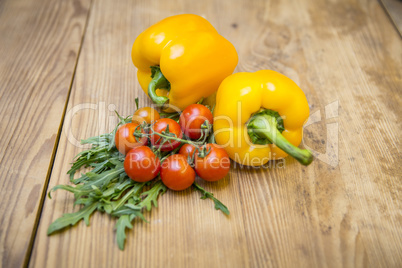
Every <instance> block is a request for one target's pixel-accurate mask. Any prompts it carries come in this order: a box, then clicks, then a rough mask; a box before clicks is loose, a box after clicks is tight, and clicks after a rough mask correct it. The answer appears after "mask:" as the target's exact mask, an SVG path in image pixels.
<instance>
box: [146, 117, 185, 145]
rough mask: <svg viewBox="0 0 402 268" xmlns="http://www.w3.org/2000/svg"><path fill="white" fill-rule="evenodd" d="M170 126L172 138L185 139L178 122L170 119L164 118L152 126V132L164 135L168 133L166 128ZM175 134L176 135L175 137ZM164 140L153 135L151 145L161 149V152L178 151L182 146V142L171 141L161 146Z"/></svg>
mask: <svg viewBox="0 0 402 268" xmlns="http://www.w3.org/2000/svg"><path fill="white" fill-rule="evenodd" d="M168 125H169V135H171V136H172V137H177V138H179V139H181V138H182V137H183V133H182V132H181V129H180V125H179V124H177V122H176V121H174V120H172V119H170V118H162V119H159V120H156V122H155V124H154V125H153V126H152V130H153V131H154V132H157V133H162V132H164V131H166V127H167V126H168ZM173 134H174V135H173ZM162 141H163V138H162V137H161V136H159V135H157V134H153V135H151V143H152V145H153V146H155V147H156V148H159V147H160V148H161V151H164V152H168V151H171V150H174V149H176V148H177V147H179V145H180V141H174V140H170V143H169V142H165V143H163V144H162V145H161V142H162Z"/></svg>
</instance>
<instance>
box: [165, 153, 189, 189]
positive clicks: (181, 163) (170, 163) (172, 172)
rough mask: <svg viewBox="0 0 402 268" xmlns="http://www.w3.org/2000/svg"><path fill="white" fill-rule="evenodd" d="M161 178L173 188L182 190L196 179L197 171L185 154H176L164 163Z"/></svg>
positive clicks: (167, 185)
mask: <svg viewBox="0 0 402 268" xmlns="http://www.w3.org/2000/svg"><path fill="white" fill-rule="evenodd" d="M161 179H162V182H163V184H165V185H166V187H168V188H169V189H171V190H175V191H181V190H184V189H187V188H188V187H190V186H191V185H192V184H193V182H194V180H195V171H194V169H193V168H192V167H190V165H189V164H188V163H187V159H186V157H185V156H184V155H181V154H174V155H171V156H169V157H168V158H166V160H165V161H163V163H162V168H161Z"/></svg>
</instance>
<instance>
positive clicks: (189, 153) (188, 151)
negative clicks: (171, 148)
mask: <svg viewBox="0 0 402 268" xmlns="http://www.w3.org/2000/svg"><path fill="white" fill-rule="evenodd" d="M194 151H195V146H194V145H192V144H188V143H186V144H184V145H183V146H182V147H181V148H180V150H179V154H181V155H184V156H185V157H186V158H187V157H193V155H194Z"/></svg>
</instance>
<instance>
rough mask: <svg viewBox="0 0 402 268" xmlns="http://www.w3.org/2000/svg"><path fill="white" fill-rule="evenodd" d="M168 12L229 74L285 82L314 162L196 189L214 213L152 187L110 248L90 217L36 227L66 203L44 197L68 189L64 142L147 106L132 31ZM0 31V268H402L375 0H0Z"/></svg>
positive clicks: (389, 71)
mask: <svg viewBox="0 0 402 268" xmlns="http://www.w3.org/2000/svg"><path fill="white" fill-rule="evenodd" d="M179 13H196V14H199V15H202V16H205V17H206V18H207V19H208V20H209V21H210V22H211V23H212V24H213V25H214V26H215V27H216V28H217V30H218V31H219V32H220V33H221V34H222V35H223V36H225V37H226V38H227V39H229V40H230V41H231V42H232V43H233V44H234V46H235V47H236V49H237V51H238V53H239V65H238V67H237V70H236V71H251V72H252V71H256V70H259V69H273V70H277V71H279V72H281V73H284V74H285V75H287V76H289V77H291V78H292V79H293V80H294V81H295V82H296V83H298V84H299V85H300V87H301V88H302V89H303V90H304V92H305V93H306V95H307V99H308V101H309V104H310V105H311V116H310V121H309V123H308V124H307V125H306V127H305V135H304V146H305V147H308V148H311V149H312V150H313V151H314V152H315V155H316V156H317V159H316V160H315V161H314V162H313V164H312V165H310V166H308V167H302V166H301V165H299V164H298V163H297V162H296V161H295V160H293V159H286V162H285V163H286V165H285V168H280V167H277V166H273V167H271V169H247V168H239V167H237V168H232V169H231V171H230V175H229V176H228V177H227V178H225V179H224V180H222V181H220V182H219V183H215V184H212V183H211V184H206V183H204V184H203V185H204V186H205V187H206V188H207V189H208V190H210V191H212V192H213V193H215V195H216V196H217V197H218V198H219V199H220V200H221V201H223V202H224V203H225V204H226V205H227V206H228V207H229V209H230V211H231V215H230V217H225V216H224V215H223V214H222V213H220V212H217V211H215V210H214V209H213V205H212V203H211V202H210V201H204V200H200V199H199V194H197V193H193V192H192V191H191V190H187V191H184V192H180V193H173V192H167V193H166V194H165V195H163V196H162V197H161V198H160V199H159V208H157V209H154V210H153V211H152V212H151V213H146V214H145V216H146V217H147V218H148V219H149V221H150V222H149V223H143V222H140V221H135V222H134V224H135V226H134V229H133V230H132V231H130V232H128V234H127V236H128V239H127V243H126V249H125V251H120V250H119V249H118V247H117V244H116V240H115V233H114V232H113V228H114V225H115V220H114V219H111V218H109V217H108V216H107V215H102V214H100V213H95V215H94V216H93V217H92V218H91V226H90V227H86V226H85V224H84V223H83V222H80V223H79V224H78V225H77V226H75V227H73V228H71V229H68V230H66V231H63V232H61V233H59V234H56V235H53V236H51V237H48V236H47V235H46V229H47V227H48V226H49V224H50V223H51V222H52V221H54V220H55V219H56V218H58V217H60V216H61V215H62V214H63V213H66V212H72V211H76V210H77V209H78V207H76V208H74V207H73V196H72V195H71V194H69V193H67V192H63V191H58V192H56V193H54V194H53V199H48V198H47V197H46V194H47V191H48V189H50V187H53V186H54V185H57V184H66V183H69V179H68V176H67V175H66V172H67V170H68V169H69V163H70V162H71V161H72V159H73V157H74V156H75V155H76V154H77V153H78V152H80V151H81V150H82V148H80V147H79V146H78V145H77V141H79V140H80V139H83V138H86V137H89V136H94V135H98V134H100V133H104V132H106V131H108V130H110V128H111V127H112V126H113V124H115V122H116V118H115V117H114V113H113V110H114V109H116V110H118V111H119V112H120V113H121V114H124V115H129V114H130V113H132V112H133V110H134V107H135V106H134V98H135V97H139V98H140V104H141V105H142V106H145V105H149V104H150V101H149V99H147V98H146V95H145V94H144V93H143V91H142V90H141V89H140V87H139V84H138V82H137V80H136V69H135V67H134V66H133V64H132V62H131V58H130V51H131V46H132V43H133V41H134V40H135V38H136V36H137V35H138V34H139V33H140V32H141V31H142V30H144V29H145V28H146V27H148V26H150V25H151V24H153V23H155V22H157V21H159V20H160V19H162V18H164V17H166V16H170V15H174V14H179ZM0 34H1V39H0V59H1V61H0V81H1V83H0V104H1V105H0V115H1V124H0V133H1V139H0V148H2V149H1V151H0V161H1V162H0V183H1V190H0V191H1V196H2V202H1V204H0V215H1V228H0V267H20V266H30V267H129V266H134V267H145V266H146V267H398V266H399V267H401V266H402V242H401V241H402V214H401V205H402V202H401V191H402V182H401V178H402V168H401V166H402V161H401V159H402V156H401V130H402V128H401V122H400V120H401V116H402V109H401V106H402V100H401V95H402V94H401V93H402V71H401V70H402V42H401V37H400V36H399V35H398V32H397V31H396V29H395V28H394V26H393V25H392V24H391V22H390V20H389V18H388V16H387V15H386V13H385V12H384V10H383V8H382V6H381V4H380V3H379V2H377V1H363V0H362V1H347V0H340V1H320V0H317V1H313V0H306V1H246V0H243V1H241V0H236V1H212V0H208V1H174V2H173V1H156V0H147V1H142V0H141V1H140V0H138V1H131V0H119V1H106V0H93V1H91V0H66V1H53V0H35V1H33V0H31V1H29V0H3V1H1V2H0ZM274 163H275V162H274Z"/></svg>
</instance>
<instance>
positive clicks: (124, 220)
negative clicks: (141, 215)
mask: <svg viewBox="0 0 402 268" xmlns="http://www.w3.org/2000/svg"><path fill="white" fill-rule="evenodd" d="M134 218H135V215H134V214H131V215H123V216H121V217H120V218H119V219H118V220H117V223H116V239H117V245H118V246H119V249H121V250H124V242H125V241H126V228H128V229H133V225H132V224H131V221H132V220H133V219H134Z"/></svg>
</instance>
